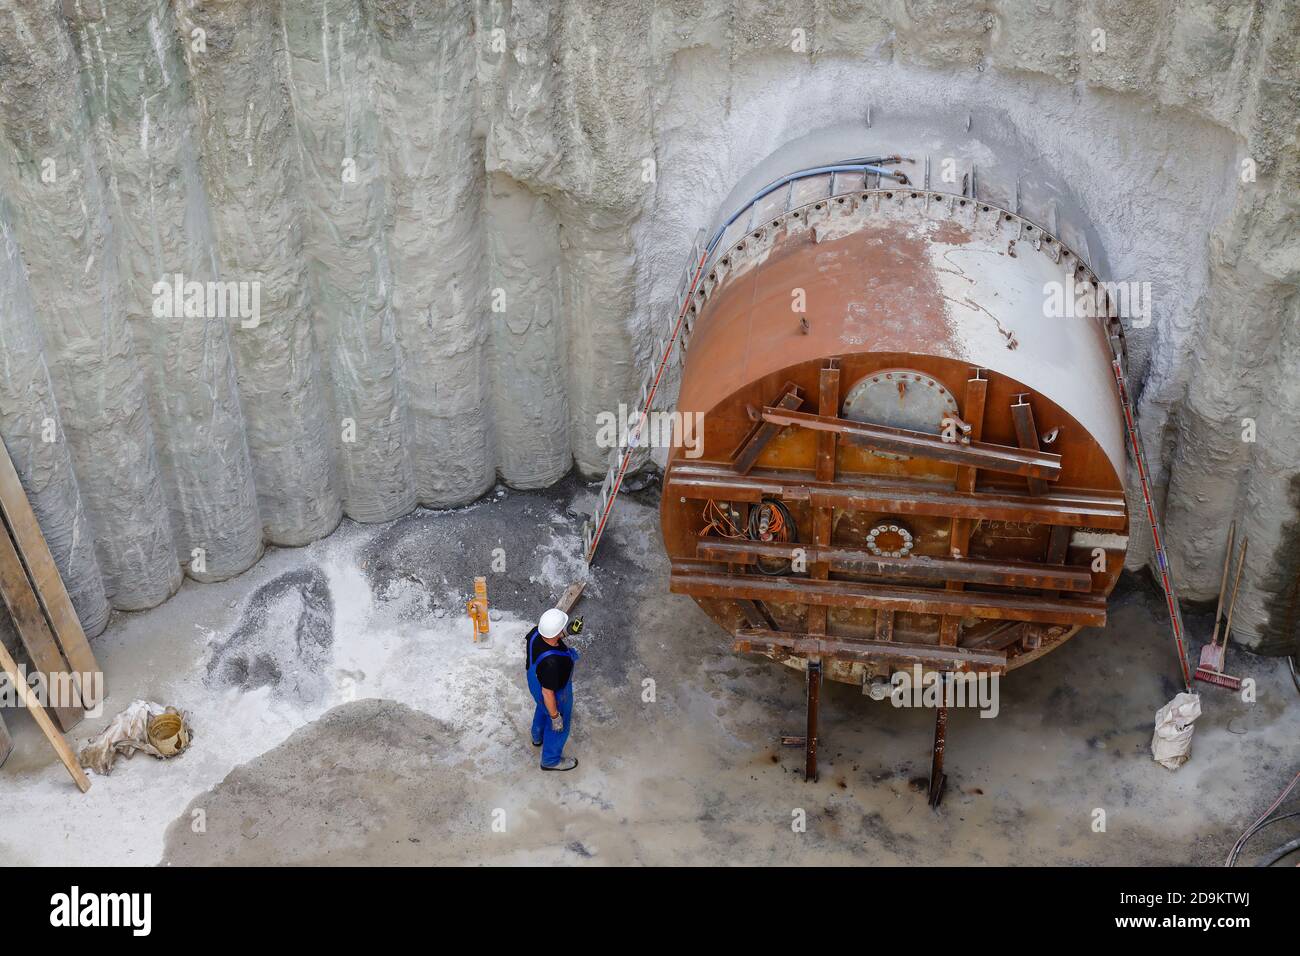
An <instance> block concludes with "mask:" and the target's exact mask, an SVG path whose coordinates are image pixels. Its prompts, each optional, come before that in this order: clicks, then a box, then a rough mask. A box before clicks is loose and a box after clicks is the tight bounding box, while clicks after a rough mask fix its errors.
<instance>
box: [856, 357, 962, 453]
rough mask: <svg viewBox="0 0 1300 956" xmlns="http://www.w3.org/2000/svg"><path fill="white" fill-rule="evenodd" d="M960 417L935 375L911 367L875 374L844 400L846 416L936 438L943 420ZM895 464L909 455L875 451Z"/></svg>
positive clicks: (860, 383) (859, 384) (886, 370)
mask: <svg viewBox="0 0 1300 956" xmlns="http://www.w3.org/2000/svg"><path fill="white" fill-rule="evenodd" d="M956 414H957V400H956V399H955V398H954V397H953V395H952V393H951V392H949V391H948V389H946V388H944V387H943V385H941V384H940V383H939V382H936V381H935V380H934V378H933V376H930V375H927V374H925V373H924V372H918V371H916V370H914V369H910V368H886V369H881V370H880V371H879V372H872V373H871V374H870V375H868V376H866V377H865V378H862V379H860V380H859V381H858V382H857V384H855V385H854V386H853V387H852V388H850V389H849V391H848V394H847V395H846V396H845V398H844V417H845V418H848V419H852V420H853V421H855V422H870V423H872V424H874V425H887V426H888V427H890V428H907V429H910V430H912V431H918V432H928V433H930V434H933V435H937V434H939V433H940V432H941V431H942V430H943V420H944V419H945V418H948V417H951V416H955V415H956ZM872 454H873V455H877V456H879V457H880V458H888V459H890V460H891V461H906V460H907V456H906V455H895V454H890V453H889V452H883V451H874V450H873V451H872Z"/></svg>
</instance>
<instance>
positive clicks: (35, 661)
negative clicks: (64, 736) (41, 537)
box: [0, 528, 82, 730]
mask: <svg viewBox="0 0 1300 956" xmlns="http://www.w3.org/2000/svg"><path fill="white" fill-rule="evenodd" d="M0 596H3V598H4V604H5V607H7V608H8V609H9V616H10V617H11V618H13V622H14V628H15V629H16V630H17V631H18V637H19V639H20V640H22V642H23V647H24V648H26V649H27V655H28V656H29V657H30V658H31V659H32V665H33V666H34V667H35V668H36V669H37V670H38V671H40V673H41V675H42V676H43V677H44V679H45V686H46V688H47V689H48V690H49V692H50V693H51V694H53V693H55V692H56V691H57V689H58V688H63V689H65V690H66V691H68V692H69V693H75V690H74V688H75V685H74V684H73V682H72V675H71V674H70V673H69V672H68V665H67V664H66V663H65V662H64V660H63V654H62V653H60V651H59V646H58V645H57V644H55V643H54V635H52V634H51V633H50V628H49V625H48V624H46V623H45V615H44V614H42V613H41V607H40V605H39V604H38V603H37V602H36V595H35V593H34V592H33V591H32V583H31V582H30V581H29V580H27V573H26V571H24V570H23V566H22V562H21V561H19V560H18V552H17V551H15V550H14V543H13V541H11V540H10V538H9V533H8V532H7V531H4V529H3V528H0ZM6 653H8V652H6ZM15 673H17V671H16V670H15ZM18 682H19V683H20V684H22V685H23V687H26V686H27V684H26V682H25V681H22V680H21V679H20V680H19V681H18ZM19 690H20V692H21V688H20V689H19ZM65 703H66V702H65ZM51 709H52V710H53V712H54V716H55V717H56V718H58V721H59V726H60V727H62V728H63V729H64V730H71V729H72V728H73V727H75V726H77V724H78V723H80V722H81V717H82V713H81V708H80V707H75V706H63V707H54V708H51Z"/></svg>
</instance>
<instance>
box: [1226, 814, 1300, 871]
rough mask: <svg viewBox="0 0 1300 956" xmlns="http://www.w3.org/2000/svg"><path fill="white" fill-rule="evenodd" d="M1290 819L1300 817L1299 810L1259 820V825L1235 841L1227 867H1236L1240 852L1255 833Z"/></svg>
mask: <svg viewBox="0 0 1300 956" xmlns="http://www.w3.org/2000/svg"><path fill="white" fill-rule="evenodd" d="M1292 817H1300V810H1296V811H1294V812H1292V813H1284V814H1282V815H1281V816H1280V817H1267V818H1265V819H1263V820H1261V821H1260V822H1259V823H1257V824H1255V825H1254V826H1253V827H1251V828H1250V829H1249V830H1247V831H1246V832H1245V833H1244V834H1242V836H1241V839H1240V840H1238V841H1237V846H1235V847H1234V848H1233V851H1232V856H1231V857H1230V858H1229V860H1228V866H1236V865H1237V858H1238V857H1240V856H1241V851H1242V850H1244V849H1245V848H1246V843H1247V841H1248V840H1250V838H1251V837H1253V836H1254V835H1255V834H1256V833H1258V832H1259V831H1260V830H1263V829H1264V828H1265V827H1270V826H1272V825H1273V824H1274V823H1277V822H1278V821H1279V820H1290V819H1291V818H1292Z"/></svg>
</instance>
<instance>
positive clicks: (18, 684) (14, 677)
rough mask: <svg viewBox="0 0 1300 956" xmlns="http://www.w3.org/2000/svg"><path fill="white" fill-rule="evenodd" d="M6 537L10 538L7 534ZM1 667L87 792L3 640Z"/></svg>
mask: <svg viewBox="0 0 1300 956" xmlns="http://www.w3.org/2000/svg"><path fill="white" fill-rule="evenodd" d="M5 537H6V539H7V538H8V536H7V535H6V536H5ZM0 669H3V670H4V672H5V673H6V674H8V675H9V680H10V681H11V682H12V683H13V685H14V688H15V689H16V690H17V691H18V699H19V700H21V701H22V702H23V706H24V707H26V708H27V709H28V711H30V712H31V715H32V717H33V718H34V719H35V720H36V723H37V725H38V726H39V727H40V728H41V732H42V733H44V734H45V739H46V740H48V741H49V742H50V746H51V747H53V748H54V752H55V753H56V754H58V755H59V760H61V761H62V762H63V766H64V767H65V768H66V769H67V771H68V774H69V776H71V777H72V780H73V782H74V783H76V785H77V789H79V790H80V791H81V792H82V793H85V792H86V791H87V790H89V789H90V780H88V779H87V777H86V772H85V771H84V770H82V769H81V764H79V763H77V757H76V754H74V753H73V752H72V748H71V747H69V746H68V742H67V741H66V740H64V739H63V734H61V733H59V728H57V727H55V726H54V722H53V721H52V720H50V715H49V714H47V713H46V712H45V708H44V707H42V706H41V702H40V701H39V700H37V699H36V695H35V694H34V693H32V689H31V688H30V687H28V686H27V681H25V680H23V675H22V673H21V672H20V671H19V670H18V664H17V663H15V661H14V659H13V657H11V656H10V654H9V649H8V648H7V647H5V646H4V643H3V642H0Z"/></svg>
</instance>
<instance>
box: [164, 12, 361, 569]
mask: <svg viewBox="0 0 1300 956" xmlns="http://www.w3.org/2000/svg"><path fill="white" fill-rule="evenodd" d="M176 15H177V25H178V29H179V32H180V34H181V39H182V42H183V43H184V44H185V46H184V50H185V58H186V63H187V64H188V67H189V72H190V77H191V86H192V89H193V95H194V100H195V104H196V113H197V118H198V128H199V137H200V147H201V154H200V156H201V160H200V165H201V168H202V171H203V179H204V184H205V186H206V189H207V194H208V198H209V201H210V203H211V206H212V209H213V211H214V220H215V226H216V233H217V249H218V258H219V261H220V263H221V269H222V279H224V280H228V281H235V282H240V283H248V286H247V287H246V288H248V289H249V290H250V300H251V293H252V292H253V291H255V292H256V293H258V294H259V295H260V317H257V318H256V319H254V318H253V317H250V316H246V315H241V317H240V320H239V321H231V322H230V335H231V340H232V341H233V343H234V351H235V361H236V366H237V369H238V381H239V392H240V396H241V404H242V408H243V415H244V422H245V426H246V434H247V441H248V448H249V452H250V455H251V458H252V463H253V474H254V480H255V483H256V486H257V498H258V505H259V509H260V511H261V517H262V522H263V525H264V533H265V537H266V539H267V540H268V541H270V542H271V543H273V544H280V545H302V544H307V543H308V542H311V541H315V540H316V539H317V538H320V537H322V536H324V535H326V534H328V533H329V532H330V531H332V530H333V529H334V527H335V526H336V525H337V524H338V522H339V519H340V518H341V516H342V508H341V504H340V501H339V496H338V492H337V487H336V482H335V475H334V463H333V454H332V447H331V446H332V444H333V431H334V429H333V428H332V423H330V422H329V418H330V414H329V410H328V404H327V401H326V398H327V396H326V394H325V389H324V388H323V387H322V383H321V369H320V362H319V359H318V356H317V343H316V341H315V338H314V335H313V331H312V309H311V303H310V302H309V299H308V282H307V268H306V257H305V255H304V251H303V216H302V210H301V206H300V204H299V199H298V185H299V183H300V180H301V175H302V171H301V167H300V165H299V160H298V155H297V147H296V143H295V134H294V128H293V117H292V111H291V108H290V101H289V94H288V90H287V86H286V81H285V76H284V72H285V70H286V69H287V68H286V65H285V63H284V56H285V51H284V33H283V25H282V24H281V23H280V22H279V20H278V17H277V16H276V14H275V12H274V9H273V8H272V7H271V6H269V5H267V4H264V3H261V2H257V0H239V2H231V3H223V4H189V5H186V6H184V7H181V8H178V9H177V14H176ZM195 31H201V33H196V32H195ZM245 311H246V312H247V311H251V310H245Z"/></svg>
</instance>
